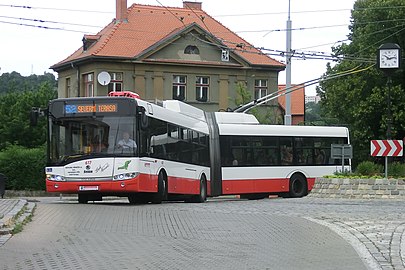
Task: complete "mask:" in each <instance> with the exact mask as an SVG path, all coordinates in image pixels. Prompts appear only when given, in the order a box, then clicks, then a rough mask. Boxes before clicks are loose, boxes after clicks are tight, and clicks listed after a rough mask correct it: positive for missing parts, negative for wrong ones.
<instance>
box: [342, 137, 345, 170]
mask: <svg viewBox="0 0 405 270" xmlns="http://www.w3.org/2000/svg"><path fill="white" fill-rule="evenodd" d="M344 169H345V145H344V144H343V145H342V173H344Z"/></svg>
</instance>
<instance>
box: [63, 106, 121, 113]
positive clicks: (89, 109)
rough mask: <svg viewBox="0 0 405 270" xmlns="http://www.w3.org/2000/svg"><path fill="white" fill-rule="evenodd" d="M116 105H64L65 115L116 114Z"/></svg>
mask: <svg viewBox="0 0 405 270" xmlns="http://www.w3.org/2000/svg"><path fill="white" fill-rule="evenodd" d="M117 109H118V108H117V104H89V105H86V104H83V105H65V113H67V114H68V113H95V112H107V113H108V112H117Z"/></svg>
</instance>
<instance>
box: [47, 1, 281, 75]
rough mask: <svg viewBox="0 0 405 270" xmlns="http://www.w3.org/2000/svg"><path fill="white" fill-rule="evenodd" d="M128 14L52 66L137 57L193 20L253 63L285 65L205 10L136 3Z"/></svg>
mask: <svg viewBox="0 0 405 270" xmlns="http://www.w3.org/2000/svg"><path fill="white" fill-rule="evenodd" d="M127 15H128V22H119V23H115V20H114V21H112V22H111V23H109V24H108V25H107V26H106V27H104V29H102V30H101V31H100V32H99V33H97V36H100V38H99V40H98V41H97V42H95V43H94V44H93V45H92V46H90V48H88V49H87V51H83V48H79V49H78V50H77V51H76V52H74V53H73V54H72V55H70V56H69V57H67V58H66V59H64V60H63V61H61V62H59V63H57V64H55V65H54V66H52V68H57V67H58V66H61V65H63V64H67V63H69V62H71V61H75V60H78V59H82V58H86V57H89V56H106V57H124V58H134V57H136V56H138V55H140V54H141V53H142V52H144V51H145V50H147V49H148V48H150V47H151V46H153V45H154V44H156V43H158V42H160V41H162V39H164V38H165V37H167V36H169V35H170V34H171V33H173V32H174V31H175V30H179V29H182V28H184V27H186V26H188V25H190V24H192V23H197V24H198V25H199V26H200V27H201V28H203V29H205V30H206V31H207V32H209V33H211V34H212V35H213V36H215V37H216V38H217V39H219V40H221V41H222V42H223V43H224V44H225V45H226V46H228V47H229V48H230V49H232V50H234V53H236V54H237V55H239V56H240V57H242V58H243V59H245V60H246V61H247V62H249V63H250V64H251V65H268V66H274V67H277V68H280V69H283V68H284V67H285V65H284V64H283V63H281V62H278V61H276V60H274V59H272V58H270V57H269V56H267V55H265V54H263V53H262V52H261V51H260V50H258V49H256V48H254V47H253V46H252V45H251V44H249V43H248V42H247V41H245V40H244V39H242V38H241V37H239V36H238V35H236V34H235V33H233V32H232V31H231V30H229V29H228V28H227V27H225V26H224V25H222V24H221V23H220V22H218V21H217V20H215V19H214V18H212V17H211V16H210V15H208V14H207V13H206V12H205V11H203V10H198V9H193V10H191V9H186V8H177V7H161V6H150V5H139V4H133V5H132V6H131V7H130V8H129V9H128V12H127ZM89 36H95V35H89ZM240 47H241V48H240Z"/></svg>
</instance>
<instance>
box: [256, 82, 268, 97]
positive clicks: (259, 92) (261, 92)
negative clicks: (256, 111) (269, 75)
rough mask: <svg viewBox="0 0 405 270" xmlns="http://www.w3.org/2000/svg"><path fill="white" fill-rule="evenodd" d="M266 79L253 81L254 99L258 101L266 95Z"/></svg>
mask: <svg viewBox="0 0 405 270" xmlns="http://www.w3.org/2000/svg"><path fill="white" fill-rule="evenodd" d="M267 82H268V81H267V79H256V80H255V99H259V98H262V97H265V96H267V95H268V93H267V92H268V87H267V86H268V83H267Z"/></svg>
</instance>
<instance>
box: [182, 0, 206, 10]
mask: <svg viewBox="0 0 405 270" xmlns="http://www.w3.org/2000/svg"><path fill="white" fill-rule="evenodd" d="M183 8H190V9H198V10H202V2H191V1H183Z"/></svg>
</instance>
